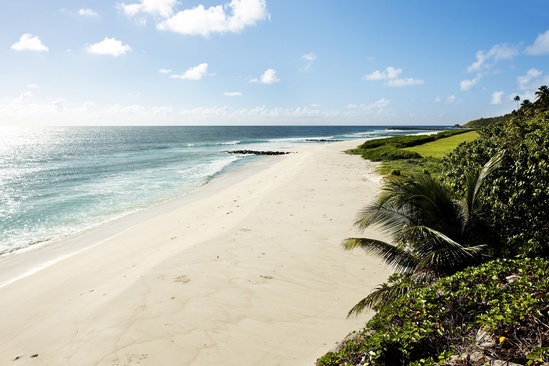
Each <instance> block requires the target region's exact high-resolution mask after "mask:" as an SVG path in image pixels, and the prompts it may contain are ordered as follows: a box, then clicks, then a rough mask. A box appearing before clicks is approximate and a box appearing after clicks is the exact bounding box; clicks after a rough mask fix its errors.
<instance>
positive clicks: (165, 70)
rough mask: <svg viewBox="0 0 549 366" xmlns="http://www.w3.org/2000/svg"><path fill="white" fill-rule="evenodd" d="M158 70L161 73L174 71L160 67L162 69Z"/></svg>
mask: <svg viewBox="0 0 549 366" xmlns="http://www.w3.org/2000/svg"><path fill="white" fill-rule="evenodd" d="M158 72H159V73H161V74H169V73H171V72H172V70H171V69H160V70H158Z"/></svg>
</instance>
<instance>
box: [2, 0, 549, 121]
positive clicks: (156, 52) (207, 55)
mask: <svg viewBox="0 0 549 366" xmlns="http://www.w3.org/2000/svg"><path fill="white" fill-rule="evenodd" d="M542 85H549V0H521V1H517V0H482V1H479V0H414V1H410V0H331V1H328V0H315V1H313V0H122V1H108V0H101V1H97V0H47V1H44V0H17V1H14V0H0V126H5V125H151V126H154V125H437V126H438V125H455V124H463V123H466V122H468V121H470V120H473V119H477V118H483V117H492V116H498V115H503V114H506V113H509V112H511V111H512V110H514V109H517V101H515V97H516V96H519V98H520V100H521V101H522V100H525V99H529V100H530V101H534V100H535V91H536V90H537V89H538V88H539V87H540V86H542ZM519 103H520V102H519Z"/></svg>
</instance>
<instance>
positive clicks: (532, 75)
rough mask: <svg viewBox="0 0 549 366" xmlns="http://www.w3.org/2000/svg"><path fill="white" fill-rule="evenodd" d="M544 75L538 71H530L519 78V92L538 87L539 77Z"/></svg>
mask: <svg viewBox="0 0 549 366" xmlns="http://www.w3.org/2000/svg"><path fill="white" fill-rule="evenodd" d="M541 74H543V71H539V70H538V69H534V68H532V69H530V70H528V71H527V72H526V75H522V76H518V77H517V83H518V88H519V90H528V89H533V88H537V87H538V85H537V84H538V81H539V77H540V76H541Z"/></svg>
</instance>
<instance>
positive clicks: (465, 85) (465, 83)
mask: <svg viewBox="0 0 549 366" xmlns="http://www.w3.org/2000/svg"><path fill="white" fill-rule="evenodd" d="M479 80H480V76H477V77H476V78H474V79H470V80H468V79H465V80H462V81H461V83H459V88H460V89H461V90H463V91H467V90H470V89H471V88H472V87H474V86H475V85H477V84H478V82H479Z"/></svg>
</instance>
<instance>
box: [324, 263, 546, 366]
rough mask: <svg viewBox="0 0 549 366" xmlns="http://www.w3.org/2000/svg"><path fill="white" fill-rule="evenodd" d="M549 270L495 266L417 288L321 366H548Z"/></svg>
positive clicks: (527, 265)
mask: <svg viewBox="0 0 549 366" xmlns="http://www.w3.org/2000/svg"><path fill="white" fill-rule="evenodd" d="M548 270H549V261H548V260H546V259H541V258H538V259H523V260H496V261H492V262H489V263H486V264H484V265H481V266H478V267H471V268H469V269H467V270H465V271H463V272H459V273H456V274H455V275H453V276H450V277H447V278H444V279H441V280H439V281H437V282H436V283H434V284H433V285H430V286H428V287H424V288H420V289H416V290H413V291H411V292H409V293H407V294H406V295H404V296H403V297H401V298H400V299H399V300H397V301H395V302H394V303H392V304H391V305H389V306H386V307H384V308H382V309H381V310H380V312H379V313H377V314H376V315H374V317H373V318H372V319H371V320H370V321H369V322H368V324H367V325H366V328H365V329H364V330H362V331H361V332H356V333H354V334H353V335H352V336H351V337H349V339H348V340H347V341H345V342H342V344H341V345H340V346H339V347H338V348H337V349H336V350H335V351H333V352H329V353H328V354H326V355H325V356H323V357H321V358H319V359H318V360H317V365H318V366H335V365H356V364H364V365H374V364H375V365H397V364H398V365H420V364H421V365H429V364H430V365H434V364H446V365H447V364H455V365H459V364H463V365H465V364H466V361H465V360H466V359H467V358H468V357H475V358H476V359H478V360H480V361H481V362H479V364H482V363H484V362H486V363H489V362H491V361H493V360H495V359H498V360H504V361H509V362H516V363H520V364H526V363H527V362H530V364H532V365H539V364H541V363H542V362H549V353H548V352H547V350H548V348H547V347H549V294H548V292H549V278H548V277H547V275H546V274H547V271H548ZM482 334H484V335H485V337H484V339H483V340H480V339H479V335H482ZM486 354H490V355H492V356H491V357H487V356H485V355H486Z"/></svg>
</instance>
